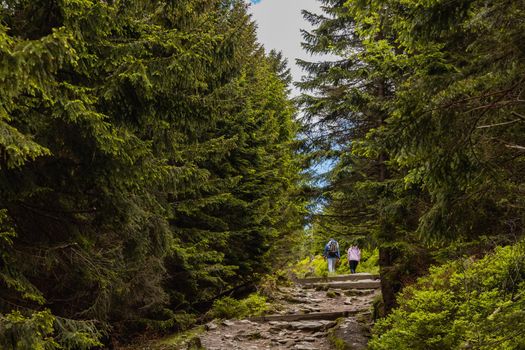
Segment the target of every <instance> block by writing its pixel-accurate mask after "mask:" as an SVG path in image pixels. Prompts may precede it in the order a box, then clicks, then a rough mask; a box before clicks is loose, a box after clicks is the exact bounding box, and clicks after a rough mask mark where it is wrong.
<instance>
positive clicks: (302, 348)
mask: <svg viewBox="0 0 525 350" xmlns="http://www.w3.org/2000/svg"><path fill="white" fill-rule="evenodd" d="M293 348H294V349H297V350H319V349H318V347H316V346H313V345H311V344H305V343H300V344H295V346H294V347H293Z"/></svg>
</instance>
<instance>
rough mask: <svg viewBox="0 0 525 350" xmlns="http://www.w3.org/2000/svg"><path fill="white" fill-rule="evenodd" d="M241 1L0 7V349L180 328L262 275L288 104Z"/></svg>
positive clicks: (86, 344)
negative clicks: (190, 315) (187, 317)
mask: <svg viewBox="0 0 525 350" xmlns="http://www.w3.org/2000/svg"><path fill="white" fill-rule="evenodd" d="M245 6H246V5H245V4H243V3H242V2H241V1H234V0H232V1H229V0H224V1H222V0H183V1H177V2H172V1H161V0H159V1H153V2H151V1H132V2H129V1H115V2H106V1H97V0H82V1H53V0H39V1H25V0H22V1H9V0H8V1H4V2H3V3H2V5H1V14H0V15H1V16H2V26H1V27H0V33H1V37H0V43H1V45H0V49H1V50H2V54H1V56H0V62H1V65H0V67H1V68H0V79H1V80H2V84H1V87H0V102H1V103H0V105H1V106H0V152H1V155H2V157H1V159H0V193H1V197H0V198H1V199H0V244H1V246H2V255H1V257H0V281H2V284H1V285H0V313H1V316H0V344H1V346H2V348H6V349H11V348H12V349H19V348H20V349H26V348H27V349H29V348H36V347H39V346H45V347H47V348H57V347H62V348H66V349H83V348H86V349H87V348H90V347H92V346H94V345H97V344H99V342H100V341H101V340H104V338H105V339H108V338H110V337H113V336H115V335H119V334H120V335H124V333H128V334H129V332H130V331H133V330H140V329H143V328H144V327H145V326H147V327H162V328H164V329H166V328H173V327H181V326H183V323H184V318H183V317H180V315H178V314H177V312H181V311H188V310H189V311H191V309H190V307H192V306H194V305H195V304H197V303H199V302H202V301H206V300H209V299H211V298H213V297H215V296H217V295H218V294H220V293H221V292H222V291H224V290H225V289H228V288H232V287H235V286H238V285H239V284H240V283H241V282H240V281H243V282H244V281H248V280H253V279H254V276H255V275H256V274H257V273H260V272H263V271H266V270H267V269H268V267H269V266H270V259H268V256H267V254H268V252H269V250H270V249H271V247H272V242H273V241H274V240H275V239H276V238H279V237H283V236H286V235H287V234H289V233H290V232H293V229H294V228H295V227H297V225H298V220H297V218H298V215H297V210H296V208H297V207H298V205H296V204H294V203H292V202H290V193H291V192H293V191H294V188H295V186H296V183H297V180H298V175H297V174H298V170H297V167H296V165H295V163H294V161H293V148H292V144H293V138H294V134H295V126H294V123H293V122H292V117H293V113H294V111H293V108H292V105H291V104H290V102H289V101H288V100H287V95H286V89H287V87H286V84H285V83H284V82H283V81H282V80H281V78H280V77H279V76H278V74H279V73H280V72H277V71H276V69H275V68H274V66H273V64H274V63H272V62H275V60H273V59H269V58H267V57H266V56H265V55H264V54H263V53H262V52H261V50H260V48H259V47H258V45H257V43H256V41H255V36H254V27H253V24H252V23H251V21H250V19H249V17H248V16H247V14H246V8H245ZM241 102H242V103H241ZM237 276H239V277H237ZM154 320H156V321H154Z"/></svg>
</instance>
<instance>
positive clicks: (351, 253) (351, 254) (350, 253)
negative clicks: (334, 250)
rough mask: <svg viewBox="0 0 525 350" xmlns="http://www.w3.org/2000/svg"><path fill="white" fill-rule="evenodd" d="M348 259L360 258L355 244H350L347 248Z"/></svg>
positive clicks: (359, 252)
mask: <svg viewBox="0 0 525 350" xmlns="http://www.w3.org/2000/svg"><path fill="white" fill-rule="evenodd" d="M350 260H356V261H359V260H361V251H360V250H359V248H358V247H357V246H352V247H350V248H348V261H350Z"/></svg>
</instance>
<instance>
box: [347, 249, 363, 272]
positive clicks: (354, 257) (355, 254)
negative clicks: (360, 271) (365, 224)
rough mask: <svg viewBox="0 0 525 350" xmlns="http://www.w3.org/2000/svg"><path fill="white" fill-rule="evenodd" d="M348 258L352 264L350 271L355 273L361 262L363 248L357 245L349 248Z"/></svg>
mask: <svg viewBox="0 0 525 350" xmlns="http://www.w3.org/2000/svg"><path fill="white" fill-rule="evenodd" d="M347 258H348V263H349V264H350V272H351V273H355V269H356V268H357V264H359V260H361V250H360V249H359V247H358V246H357V245H353V246H351V247H350V248H348V253H347Z"/></svg>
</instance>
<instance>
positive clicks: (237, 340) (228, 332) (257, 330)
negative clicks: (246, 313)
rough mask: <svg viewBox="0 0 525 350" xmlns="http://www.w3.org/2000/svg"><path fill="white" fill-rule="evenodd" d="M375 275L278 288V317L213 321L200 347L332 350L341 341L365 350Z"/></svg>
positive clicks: (210, 349)
mask: <svg viewBox="0 0 525 350" xmlns="http://www.w3.org/2000/svg"><path fill="white" fill-rule="evenodd" d="M375 277H376V276H372V275H370V274H364V273H361V274H354V275H341V276H334V277H329V278H310V279H302V280H298V281H297V282H296V283H295V284H294V285H293V286H292V287H286V288H283V287H281V288H279V290H278V292H277V293H276V299H277V305H278V310H279V311H278V313H277V314H273V315H265V316H261V317H253V318H250V319H245V320H225V321H222V322H221V323H215V322H211V323H209V324H208V325H207V331H206V332H205V333H204V334H202V335H201V336H200V343H201V345H202V347H203V348H205V349H207V350H237V349H238V350H241V349H242V350H252V349H253V350H261V349H296V350H320V349H332V348H333V344H334V339H339V340H335V341H337V342H339V343H341V342H344V343H345V344H347V346H348V348H351V349H355V350H357V349H366V344H367V342H368V337H369V330H370V325H371V322H372V315H371V305H372V301H373V298H374V296H375V295H377V294H378V293H379V284H380V283H379V280H377V279H375ZM330 338H331V339H332V341H330ZM341 344H342V343H341Z"/></svg>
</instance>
